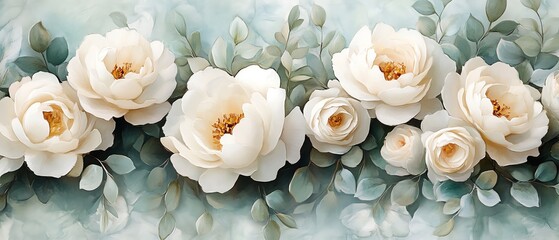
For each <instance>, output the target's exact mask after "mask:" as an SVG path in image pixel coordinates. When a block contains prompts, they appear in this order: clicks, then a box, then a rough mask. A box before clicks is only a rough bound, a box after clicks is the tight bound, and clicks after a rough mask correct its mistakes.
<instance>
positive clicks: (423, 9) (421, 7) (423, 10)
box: [412, 0, 435, 15]
mask: <svg viewBox="0 0 559 240" xmlns="http://www.w3.org/2000/svg"><path fill="white" fill-rule="evenodd" d="M412 7H413V9H415V11H417V12H418V13H419V14H422V15H431V14H434V13H435V7H433V4H432V3H431V2H429V1H427V0H418V1H416V2H415V3H414V4H413V5H412Z"/></svg>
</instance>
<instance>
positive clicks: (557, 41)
mask: <svg viewBox="0 0 559 240" xmlns="http://www.w3.org/2000/svg"><path fill="white" fill-rule="evenodd" d="M557 49H559V35H555V36H554V37H552V38H549V39H547V41H545V42H544V43H543V46H542V52H554V51H557Z"/></svg>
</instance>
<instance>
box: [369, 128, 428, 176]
mask: <svg viewBox="0 0 559 240" xmlns="http://www.w3.org/2000/svg"><path fill="white" fill-rule="evenodd" d="M380 154H381V156H382V158H384V160H386V162H387V163H388V164H390V166H386V167H387V168H386V172H387V173H389V174H391V175H398V176H404V175H409V174H412V175H419V174H421V173H423V172H424V171H425V161H424V160H423V159H424V157H425V148H424V147H423V144H422V143H421V129H419V128H416V127H414V126H410V125H407V124H402V125H398V126H396V127H395V128H394V129H392V131H390V132H389V133H388V134H387V135H386V137H385V139H384V145H383V146H382V148H381V149H380Z"/></svg>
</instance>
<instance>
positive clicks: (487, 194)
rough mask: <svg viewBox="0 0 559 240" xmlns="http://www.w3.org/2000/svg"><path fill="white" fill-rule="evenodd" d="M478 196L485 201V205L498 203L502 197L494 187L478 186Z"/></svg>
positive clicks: (491, 205)
mask: <svg viewBox="0 0 559 240" xmlns="http://www.w3.org/2000/svg"><path fill="white" fill-rule="evenodd" d="M477 198H478V199H479V201H480V202H481V203H483V205H485V206H488V207H493V206H495V205H497V203H499V202H501V198H500V197H499V194H498V193H497V192H496V191H495V190H493V189H490V190H482V189H479V188H478V189H477Z"/></svg>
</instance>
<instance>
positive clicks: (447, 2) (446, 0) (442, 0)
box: [441, 0, 452, 7]
mask: <svg viewBox="0 0 559 240" xmlns="http://www.w3.org/2000/svg"><path fill="white" fill-rule="evenodd" d="M441 2H442V3H443V7H446V5H448V4H449V3H450V2H452V0H441Z"/></svg>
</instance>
